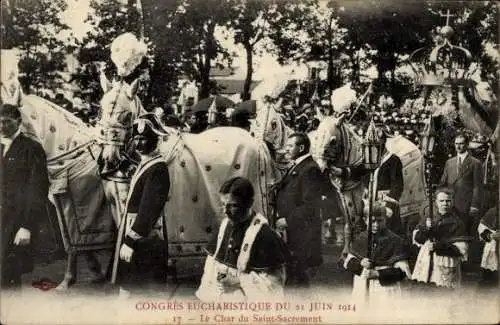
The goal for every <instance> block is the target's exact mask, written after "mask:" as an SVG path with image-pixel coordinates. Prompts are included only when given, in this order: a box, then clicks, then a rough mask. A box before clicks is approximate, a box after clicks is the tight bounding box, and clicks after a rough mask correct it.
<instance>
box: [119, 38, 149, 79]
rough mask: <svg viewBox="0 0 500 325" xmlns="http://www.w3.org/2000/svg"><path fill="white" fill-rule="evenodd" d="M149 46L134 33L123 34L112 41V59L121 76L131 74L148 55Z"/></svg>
mask: <svg viewBox="0 0 500 325" xmlns="http://www.w3.org/2000/svg"><path fill="white" fill-rule="evenodd" d="M147 51H148V48H147V46H146V44H145V43H144V42H143V41H140V40H138V39H137V37H135V35H134V34H132V33H125V34H121V35H120V36H118V37H117V38H115V39H114V40H113V42H112V43H111V61H113V63H114V64H115V66H116V70H117V73H118V75H119V76H120V77H126V76H128V75H130V74H131V73H132V72H133V71H134V69H135V68H137V66H139V64H141V61H142V59H143V58H144V57H145V56H146V53H147Z"/></svg>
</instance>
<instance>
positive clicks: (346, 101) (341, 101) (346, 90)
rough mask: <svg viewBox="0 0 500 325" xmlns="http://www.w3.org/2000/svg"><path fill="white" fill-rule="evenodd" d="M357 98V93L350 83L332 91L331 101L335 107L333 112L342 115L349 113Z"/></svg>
mask: <svg viewBox="0 0 500 325" xmlns="http://www.w3.org/2000/svg"><path fill="white" fill-rule="evenodd" d="M356 98H357V97H356V91H355V90H354V89H352V88H351V84H350V83H348V84H346V85H344V86H342V87H340V88H337V89H335V90H334V91H332V95H331V96H330V101H331V104H332V106H333V110H334V111H335V112H336V113H337V114H340V113H343V112H346V111H349V108H350V107H351V105H352V104H353V103H355V102H356Z"/></svg>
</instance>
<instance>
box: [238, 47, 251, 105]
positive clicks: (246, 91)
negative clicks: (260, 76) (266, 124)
mask: <svg viewBox="0 0 500 325" xmlns="http://www.w3.org/2000/svg"><path fill="white" fill-rule="evenodd" d="M245 51H246V54H247V76H246V78H245V84H244V85H243V94H242V95H241V100H242V101H245V100H249V99H250V86H251V85H252V75H253V51H252V47H251V46H250V44H245Z"/></svg>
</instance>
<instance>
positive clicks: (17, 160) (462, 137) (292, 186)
mask: <svg viewBox="0 0 500 325" xmlns="http://www.w3.org/2000/svg"><path fill="white" fill-rule="evenodd" d="M117 39H118V38H117ZM123 40H125V41H126V42H125V43H127V44H129V43H130V42H138V40H137V39H136V38H135V36H133V35H129V36H127V35H126V34H125V38H122V41H123ZM145 47H146V46H145V44H142V45H141V48H143V52H144V53H142V54H141V55H139V56H137V53H135V52H134V53H135V54H134V56H133V59H134V60H133V61H131V62H135V65H134V64H132V65H130V64H128V63H129V62H128V61H126V60H125V61H118V63H120V62H121V63H122V64H123V62H128V63H127V64H125V65H124V66H122V68H124V69H118V71H121V74H122V75H121V76H120V77H122V78H123V80H124V82H125V83H128V84H132V83H134V82H135V81H136V80H137V78H138V75H139V74H140V69H141V62H144V60H143V59H144V56H145ZM113 48H114V47H113V46H112V52H113ZM122 55H123V53H122ZM112 57H113V55H112ZM115 64H117V62H115ZM117 92H118V93H123V92H121V89H118V90H117ZM110 93H111V94H114V93H112V92H111V91H110ZM134 95H135V93H134ZM127 99H129V96H127ZM216 100H217V94H215V93H214V94H212V97H211V98H209V99H207V103H208V104H207V105H206V106H201V105H197V104H195V103H194V101H191V103H190V104H189V105H187V106H185V107H178V106H177V105H178V103H176V101H175V100H171V101H170V102H168V103H166V104H165V105H164V106H163V107H160V108H154V107H153V108H151V109H149V111H150V112H149V113H145V114H140V115H139V114H138V116H137V118H135V117H134V120H133V121H131V123H130V125H118V127H120V128H122V129H124V130H125V129H126V130H127V131H128V130H129V129H131V140H132V141H131V142H133V146H132V148H134V150H135V151H136V153H137V155H138V156H139V157H140V162H139V165H138V166H137V169H136V170H135V172H134V174H133V176H132V178H131V181H130V188H129V190H128V193H127V198H126V201H125V209H124V215H123V220H122V222H121V223H120V229H119V231H118V235H117V242H116V246H115V251H114V254H113V259H112V262H111V264H112V267H111V269H112V270H111V272H110V273H111V274H109V276H110V277H111V281H112V282H113V283H115V284H117V285H118V286H119V287H120V294H121V295H122V296H129V295H130V294H135V293H141V290H143V289H144V288H145V287H147V286H148V285H149V284H152V285H157V284H163V283H165V281H166V278H167V275H168V272H169V266H168V265H167V261H168V255H169V251H168V240H166V239H167V229H166V224H165V223H161V222H160V223H158V222H157V221H158V220H163V218H162V214H163V213H164V211H165V209H164V207H165V206H166V208H167V209H168V204H169V202H168V200H169V196H168V193H169V189H170V188H169V186H170V179H171V178H172V176H173V175H170V170H169V168H168V167H169V166H168V164H167V162H166V159H165V157H163V153H162V152H161V151H160V150H159V143H160V137H164V136H166V135H167V134H168V132H167V129H166V127H165V126H175V127H178V128H180V129H182V130H185V131H187V132H191V133H201V132H203V131H204V130H206V129H208V128H211V127H216V126H225V125H231V126H236V127H240V128H242V129H245V130H247V131H250V125H251V121H250V120H251V119H253V118H255V114H256V111H255V110H254V108H252V105H248V102H241V103H232V104H227V103H228V101H225V102H226V104H225V105H224V106H223V108H222V109H218V110H217V111H214V110H213V108H212V107H213V106H214V105H212V104H213V103H214V101H216ZM55 101H56V102H58V103H60V104H61V105H65V107H66V108H67V109H74V108H75V106H76V107H80V106H79V105H80V104H79V103H78V102H79V101H78V100H74V101H73V106H72V108H70V107H69V106H70V105H69V104H68V103H67V101H66V100H65V99H64V98H63V97H61V96H57V100H55ZM75 102H77V105H75ZM113 103H116V98H114V101H113ZM200 103H201V101H200ZM215 103H217V102H215ZM229 103H230V101H229ZM83 105H84V106H86V108H85V109H84V111H87V110H88V111H90V110H91V109H90V106H89V104H83ZM215 106H217V105H215ZM278 106H279V107H277V109H278V110H279V113H280V114H282V116H283V119H284V120H285V121H286V123H287V124H288V126H289V127H290V128H291V129H292V130H293V133H291V134H290V135H288V136H287V139H286V145H285V147H284V148H283V151H284V152H285V156H284V158H285V159H286V160H287V162H288V164H287V168H286V169H285V170H283V174H282V175H281V177H280V179H279V182H277V183H276V184H272V185H273V187H272V191H273V192H272V194H273V195H272V197H273V200H272V201H273V202H272V205H273V210H274V215H272V216H263V215H261V214H260V213H257V212H255V211H254V210H253V209H252V206H253V202H254V201H256V200H257V199H260V198H255V193H256V189H255V188H254V186H255V184H252V183H251V182H250V181H249V179H247V178H245V177H244V176H245V175H242V176H237V177H229V179H225V180H221V181H222V186H221V187H220V188H219V192H218V193H217V194H218V195H219V199H220V203H221V205H222V211H220V212H219V213H220V216H219V217H220V218H219V219H221V220H222V221H221V223H220V225H219V229H218V230H217V231H210V233H211V236H212V238H211V240H210V241H209V242H208V244H207V247H206V252H207V257H206V262H205V267H204V269H203V276H202V278H201V281H200V285H199V288H198V290H197V291H196V296H197V297H198V298H199V299H200V300H202V301H217V300H220V299H223V300H228V299H229V300H231V301H239V300H245V299H250V300H251V299H256V298H257V299H262V298H263V297H269V298H272V299H283V298H284V296H285V295H286V294H287V293H289V294H291V295H295V294H298V295H301V296H302V295H303V294H304V293H306V292H308V290H310V288H311V283H312V282H314V276H315V271H316V270H317V267H318V266H320V265H322V264H323V262H324V261H323V255H324V254H323V250H324V248H325V247H324V246H323V240H322V227H323V225H322V223H323V221H325V216H326V217H333V218H337V217H339V216H340V219H342V220H346V225H345V232H346V234H347V236H345V237H344V241H345V245H344V250H343V252H342V254H341V256H340V262H341V263H340V264H341V266H342V268H343V269H345V270H347V271H349V272H352V274H353V278H354V280H353V293H354V294H355V295H358V294H361V296H363V299H364V297H365V293H366V292H367V290H368V292H369V294H370V297H374V298H373V299H371V301H374V302H376V301H378V299H377V298H376V297H377V295H389V296H392V295H398V294H401V290H402V288H401V283H402V281H404V280H414V281H415V282H423V283H425V284H426V285H428V286H431V285H434V286H436V287H438V288H446V289H455V288H458V287H460V285H461V283H462V280H463V272H465V273H467V272H471V271H473V272H474V271H475V269H474V267H475V266H478V267H480V268H482V270H483V272H482V282H481V284H482V285H484V286H486V287H490V288H491V287H494V286H496V285H497V284H498V255H497V252H496V249H497V247H498V244H497V243H498V239H499V236H500V235H499V231H498V212H497V210H496V203H495V202H487V203H488V204H489V205H485V204H484V200H483V201H482V200H480V198H481V197H482V196H484V189H485V188H484V186H483V184H484V177H483V175H484V174H483V170H482V169H483V166H482V163H481V162H480V161H479V160H477V159H476V158H474V157H473V156H472V155H471V154H470V153H469V152H468V148H469V137H468V136H467V135H466V134H458V135H456V136H455V137H454V151H456V156H454V157H451V158H450V159H448V160H447V161H446V163H445V166H444V169H443V172H442V173H441V175H440V180H439V181H438V183H439V184H438V185H439V189H438V190H436V192H435V197H433V198H432V199H433V201H434V203H433V204H434V205H433V207H434V206H435V209H430V207H428V208H427V209H422V213H421V215H420V216H419V218H420V222H419V223H418V224H417V226H416V227H411V226H410V222H409V220H405V219H403V218H401V211H400V198H401V195H402V192H403V189H404V188H405V186H409V185H408V184H405V183H404V177H403V176H404V175H403V165H402V161H401V159H400V158H399V157H398V156H397V155H395V154H393V153H391V152H390V151H388V150H386V149H384V150H383V152H382V156H381V161H380V163H379V164H378V166H376V168H375V169H374V170H372V169H370V168H367V167H366V166H363V165H352V166H334V165H332V164H331V163H330V164H327V167H328V168H326V170H322V169H321V168H320V165H319V164H318V162H317V161H316V160H315V159H313V157H312V155H311V139H310V138H309V136H308V135H307V133H308V132H310V131H314V130H316V129H317V128H318V125H319V124H320V123H321V121H322V119H323V117H324V116H325V115H331V114H333V111H334V110H336V111H338V109H339V108H338V107H334V106H335V105H331V103H330V102H328V100H326V99H325V98H322V99H319V100H315V101H313V102H312V103H305V104H304V103H302V104H301V103H300V102H299V101H293V100H290V99H289V98H288V99H287V98H283V99H282V105H278ZM113 107H114V105H113ZM391 107H392V106H391V103H390V100H389V99H388V98H387V97H385V99H384V100H382V101H380V103H379V104H378V105H377V109H375V110H374V111H375V113H374V117H373V121H374V122H375V123H370V125H369V126H367V124H366V123H367V122H368V121H367V120H368V119H367V118H363V117H362V114H361V113H360V115H359V116H358V117H357V118H356V119H353V124H354V125H355V127H356V128H358V134H360V135H364V134H369V135H376V136H377V138H379V139H380V140H381V141H382V142H385V141H387V139H388V137H390V136H393V135H395V134H398V133H399V134H401V135H403V136H405V137H407V138H409V139H410V140H412V141H415V142H418V139H419V135H420V131H419V130H420V128H421V127H422V126H423V120H424V119H426V118H427V116H428V115H427V114H420V115H416V114H415V115H411V114H410V115H409V116H407V115H404V114H403V113H400V112H397V111H396V109H392V108H391ZM120 108H121V107H120ZM389 108H391V109H389ZM103 109H104V108H103ZM77 110H78V109H77ZM80 111H81V110H78V112H80ZM78 112H76V113H78ZM350 113H354V112H350ZM21 116H22V115H21V111H20V107H18V106H16V105H14V104H9V103H6V102H3V103H2V104H1V105H0V149H1V150H0V152H1V153H2V155H1V158H0V166H1V169H0V170H1V176H2V177H1V178H0V179H1V183H0V185H1V195H2V210H1V217H2V220H1V221H2V222H1V227H2V229H1V231H2V251H1V254H2V255H1V259H2V263H1V275H2V278H1V281H2V282H1V285H2V287H4V288H18V287H19V286H20V285H21V274H23V273H26V272H30V271H32V270H33V261H34V260H33V247H32V245H33V240H34V237H36V234H37V221H39V220H40V218H42V217H43V216H44V213H46V211H47V210H46V209H45V204H47V203H48V199H47V198H48V190H49V179H48V174H47V159H46V155H45V153H44V151H43V149H42V147H41V145H40V144H39V143H38V142H36V141H34V140H31V139H29V138H28V137H26V136H24V135H23V133H22V132H21V128H20V127H21V125H22V122H23V121H22V118H21ZM86 122H88V123H91V121H90V119H89V121H86ZM376 125H378V126H376ZM113 127H114V128H115V129H114V130H115V131H116V130H117V128H118V127H117V126H116V124H115V125H113ZM116 133H119V132H116ZM125 133H126V132H123V134H125ZM104 134H105V132H102V133H101V135H104ZM117 139H118V138H116V139H115V138H111V140H117ZM105 140H108V141H104V142H102V143H101V144H102V146H103V148H104V145H114V146H115V147H114V148H112V149H117V147H120V146H125V145H126V144H125V142H126V141H125V140H128V139H125V136H123V138H119V139H118V140H119V141H114V142H113V141H110V139H105ZM117 143H118V144H119V145H118V144H117ZM382 148H386V147H385V146H382ZM117 150H118V149H117ZM104 151H105V150H103V151H102V152H101V154H103V153H104ZM113 152H114V151H113ZM107 153H109V152H107ZM117 156H118V154H117ZM113 157H114V155H109V157H108V158H113ZM110 161H111V160H110ZM111 162H113V161H111ZM117 165H119V164H117ZM238 168H239V167H238ZM370 173H373V174H371V175H373V183H371V184H370V183H368V182H367V179H368V177H366V176H368V175H369V174H370ZM101 175H102V174H101ZM370 178H371V177H370ZM338 180H340V181H358V180H359V181H361V184H362V186H363V190H364V192H365V195H364V196H363V199H365V200H360V201H361V203H360V205H361V206H362V208H361V209H360V211H359V215H355V216H350V217H345V215H347V214H348V212H347V210H348V209H349V203H346V200H344V199H343V197H342V195H341V194H340V193H339V191H338V188H336V187H335V185H334V183H335V184H336V181H338ZM368 191H372V192H370V193H369V194H371V195H368ZM211 194H215V193H211ZM367 197H371V198H372V199H373V202H367V201H366V198H367ZM497 197H498V196H497ZM196 200H198V198H196ZM193 201H194V200H193ZM5 203H6V204H5ZM371 203H373V204H371ZM351 205H352V202H351ZM426 211H427V212H426ZM430 211H434V213H433V214H430ZM480 243H484V245H483V246H484V247H482V246H481V244H480ZM367 244H369V245H367ZM474 247H480V249H479V250H477V251H474V249H473V248H474ZM414 249H416V252H415V251H414Z"/></svg>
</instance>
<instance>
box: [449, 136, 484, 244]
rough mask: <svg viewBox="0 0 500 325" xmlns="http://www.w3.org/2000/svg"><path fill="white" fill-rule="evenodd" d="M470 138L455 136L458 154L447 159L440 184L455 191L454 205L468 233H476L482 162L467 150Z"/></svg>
mask: <svg viewBox="0 0 500 325" xmlns="http://www.w3.org/2000/svg"><path fill="white" fill-rule="evenodd" d="M467 146H468V139H467V136H466V135H464V134H459V135H457V136H456V137H455V149H456V151H457V155H456V156H455V157H453V158H451V159H448V160H447V161H446V164H445V166H444V171H443V175H442V177H441V182H440V185H441V186H444V187H448V188H450V189H452V190H453V193H454V207H455V209H457V210H458V212H459V213H460V214H461V215H462V216H461V218H462V221H463V222H464V224H465V227H466V230H467V233H468V234H469V235H472V234H473V233H475V231H474V230H473V229H472V228H473V219H472V218H473V217H475V216H476V214H477V212H478V209H479V201H480V188H481V163H480V161H479V160H477V159H476V158H474V157H472V155H470V154H469V153H468V152H467Z"/></svg>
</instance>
